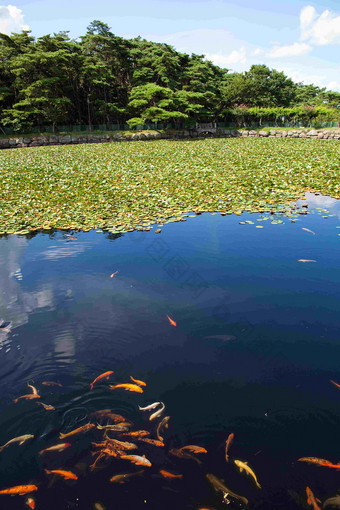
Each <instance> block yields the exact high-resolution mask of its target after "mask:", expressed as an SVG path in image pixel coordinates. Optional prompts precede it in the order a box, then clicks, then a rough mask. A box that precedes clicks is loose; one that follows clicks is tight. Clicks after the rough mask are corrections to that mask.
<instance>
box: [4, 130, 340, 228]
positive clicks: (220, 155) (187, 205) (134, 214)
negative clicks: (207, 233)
mask: <svg viewBox="0 0 340 510" xmlns="http://www.w3.org/2000/svg"><path fill="white" fill-rule="evenodd" d="M339 161H340V144H339V142H338V141H331V140H325V141H323V140H308V139H302V140H301V139H276V138H270V139H268V138H266V139H259V138H256V139H254V138H235V139H232V138H230V139H207V140H195V141H170V140H160V141H150V142H149V143H144V142H135V143H133V144H131V143H125V142H123V143H120V144H92V145H67V146H51V147H35V148H26V149H16V150H13V151H1V153H0V176H1V183H2V185H1V190H0V232H1V233H14V232H21V233H25V232H27V231H30V230H36V229H48V228H65V229H66V228H68V229H73V228H74V229H84V230H87V229H90V228H95V227H101V228H107V229H109V230H114V231H116V232H124V231H128V230H132V229H135V228H139V229H147V228H149V225H150V224H152V223H154V222H159V223H161V224H162V223H163V222H165V221H166V220H167V219H169V218H172V219H171V221H174V220H175V221H176V218H177V221H179V219H180V217H181V216H182V214H184V213H187V212H189V211H201V212H203V211H219V212H221V213H222V214H225V213H230V212H236V213H240V212H241V211H243V210H247V211H257V210H264V209H268V208H272V207H275V205H279V204H284V203H286V204H288V203H289V201H291V200H294V199H296V198H297V197H299V196H302V195H303V193H304V192H305V191H306V190H308V189H313V190H319V191H321V192H322V193H324V194H330V195H332V196H334V197H338V198H339V197H340V179H339V177H340V167H339ZM288 209H289V207H288ZM174 217H175V218H174Z"/></svg>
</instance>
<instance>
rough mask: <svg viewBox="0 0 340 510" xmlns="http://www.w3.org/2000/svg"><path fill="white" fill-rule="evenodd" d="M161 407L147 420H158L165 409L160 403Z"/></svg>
mask: <svg viewBox="0 0 340 510" xmlns="http://www.w3.org/2000/svg"><path fill="white" fill-rule="evenodd" d="M161 405H162V407H161V408H160V409H158V411H156V412H155V413H153V414H152V415H151V416H150V418H149V420H150V421H152V420H154V419H155V418H158V417H159V416H160V415H161V414H162V413H163V411H164V409H165V405H164V404H163V402H161Z"/></svg>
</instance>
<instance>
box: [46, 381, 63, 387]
mask: <svg viewBox="0 0 340 510" xmlns="http://www.w3.org/2000/svg"><path fill="white" fill-rule="evenodd" d="M41 384H43V385H44V386H60V388H62V386H63V385H62V384H60V383H58V382H54V381H43V382H42V383H41Z"/></svg>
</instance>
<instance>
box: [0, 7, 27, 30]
mask: <svg viewBox="0 0 340 510" xmlns="http://www.w3.org/2000/svg"><path fill="white" fill-rule="evenodd" d="M22 30H29V26H28V25H25V24H24V15H23V13H22V10H21V9H18V7H15V5H7V6H6V5H0V32H2V33H3V34H7V35H10V33H11V32H21V31H22Z"/></svg>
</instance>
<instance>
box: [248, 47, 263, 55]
mask: <svg viewBox="0 0 340 510" xmlns="http://www.w3.org/2000/svg"><path fill="white" fill-rule="evenodd" d="M262 53H263V50H262V49H261V48H256V50H254V51H252V52H251V54H250V55H251V56H252V57H256V56H257V55H262Z"/></svg>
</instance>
